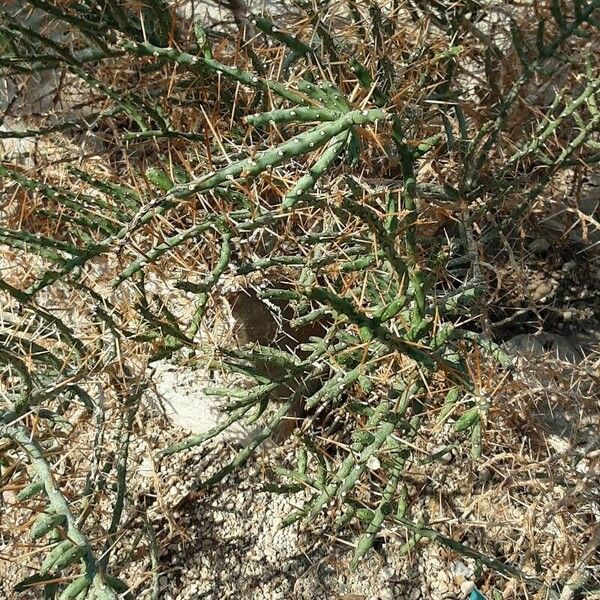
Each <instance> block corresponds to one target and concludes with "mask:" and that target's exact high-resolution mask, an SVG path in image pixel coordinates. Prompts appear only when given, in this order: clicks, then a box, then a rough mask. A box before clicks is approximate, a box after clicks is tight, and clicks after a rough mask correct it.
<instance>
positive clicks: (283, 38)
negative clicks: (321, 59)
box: [248, 13, 312, 56]
mask: <svg viewBox="0 0 600 600" xmlns="http://www.w3.org/2000/svg"><path fill="white" fill-rule="evenodd" d="M248 18H249V19H250V23H252V25H255V26H256V27H258V29H260V30H261V31H262V32H263V33H265V34H267V35H268V36H270V37H272V38H274V39H276V40H277V41H278V42H281V43H282V44H285V45H286V46H287V47H288V48H289V49H290V50H292V51H293V52H295V53H296V54H298V55H300V56H302V55H304V54H311V53H312V48H310V46H307V45H306V44H305V43H304V42H302V41H301V40H299V39H298V38H297V37H295V36H293V35H290V34H289V33H286V32H285V31H283V30H281V29H279V28H278V27H276V26H275V25H274V24H273V23H272V22H271V21H269V20H268V19H265V18H264V17H261V16H258V15H256V14H253V13H250V14H249V15H248Z"/></svg>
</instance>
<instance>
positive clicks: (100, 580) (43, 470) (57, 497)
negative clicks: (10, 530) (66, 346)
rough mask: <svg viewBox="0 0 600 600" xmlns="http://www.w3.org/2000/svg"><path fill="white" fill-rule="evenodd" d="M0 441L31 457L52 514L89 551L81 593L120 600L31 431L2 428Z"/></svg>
mask: <svg viewBox="0 0 600 600" xmlns="http://www.w3.org/2000/svg"><path fill="white" fill-rule="evenodd" d="M0 437H9V438H11V439H13V440H14V441H15V442H17V443H18V444H19V446H21V448H23V450H24V451H25V452H26V453H27V455H28V457H29V460H30V462H31V465H32V470H33V473H34V477H35V478H36V480H37V481H40V482H42V483H43V484H44V492H45V494H46V496H47V498H48V502H49V510H50V511H52V512H53V513H54V514H56V515H62V517H63V519H64V522H65V525H66V530H67V534H68V537H69V539H70V540H71V541H73V542H74V543H75V544H76V545H78V546H82V547H85V548H86V549H87V550H86V553H85V555H84V556H83V557H82V560H83V562H84V564H85V576H84V577H85V580H86V584H85V586H83V587H82V588H81V590H83V589H85V588H86V587H91V589H92V590H93V593H94V594H95V597H96V598H98V600H117V598H118V597H117V594H116V593H115V592H114V590H113V589H112V588H111V587H110V586H109V585H107V582H106V578H105V575H104V573H103V572H102V571H101V570H99V568H98V562H97V561H96V559H95V557H94V555H93V553H92V550H91V547H90V544H89V542H88V540H87V539H86V537H85V536H84V535H83V534H82V533H81V531H80V530H79V526H78V524H77V520H76V519H75V516H74V515H73V513H72V512H71V509H70V506H69V503H68V502H67V501H66V500H65V498H64V496H63V494H62V493H61V491H60V489H59V488H58V486H57V485H56V483H55V482H54V477H53V474H52V468H51V467H50V465H49V464H48V462H47V461H46V458H45V457H44V452H43V450H42V448H41V446H40V445H39V443H38V442H37V441H35V440H34V439H33V438H32V437H31V433H30V432H29V431H28V430H27V429H25V428H24V427H21V426H14V425H0ZM63 595H64V593H63Z"/></svg>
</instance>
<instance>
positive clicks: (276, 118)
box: [246, 106, 347, 127]
mask: <svg viewBox="0 0 600 600" xmlns="http://www.w3.org/2000/svg"><path fill="white" fill-rule="evenodd" d="M343 112H347V111H343ZM341 115H342V113H341V111H339V110H332V109H330V108H321V107H312V106H298V107H296V108H281V109H278V110H270V111H267V112H263V113H256V114H255V115H250V116H248V117H246V123H248V125H252V126H253V127H260V126H262V125H274V124H276V123H294V122H313V121H318V122H322V121H335V120H336V119H339V118H340V116H341Z"/></svg>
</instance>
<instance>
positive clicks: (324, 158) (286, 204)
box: [281, 131, 350, 210]
mask: <svg viewBox="0 0 600 600" xmlns="http://www.w3.org/2000/svg"><path fill="white" fill-rule="evenodd" d="M349 135H350V133H349V132H348V131H342V133H338V134H337V135H335V136H334V137H333V138H332V139H331V142H330V143H329V146H327V148H326V149H325V151H324V152H323V154H322V155H321V156H320V157H319V159H318V160H317V162H316V163H315V164H314V165H313V166H312V167H311V168H310V169H309V170H308V173H306V175H304V176H303V177H301V178H300V180H299V181H298V182H297V183H296V185H295V186H294V187H293V188H292V189H291V190H290V192H288V194H287V195H286V197H285V198H284V200H283V203H282V205H281V206H282V208H283V210H290V209H291V208H293V207H294V205H295V204H296V203H297V202H298V200H299V199H300V198H301V197H302V196H304V195H305V194H306V193H307V192H309V191H310V190H312V189H313V187H314V186H315V184H316V183H317V180H318V179H319V177H321V176H322V175H323V174H324V173H325V172H327V170H328V169H329V167H331V165H332V163H333V161H334V160H335V159H336V158H337V157H338V156H339V155H340V154H341V152H342V151H343V149H344V146H345V145H346V143H347V142H348V137H349Z"/></svg>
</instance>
